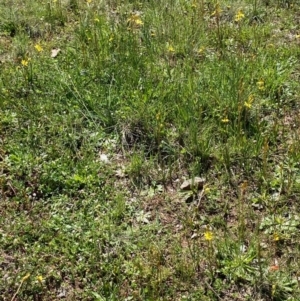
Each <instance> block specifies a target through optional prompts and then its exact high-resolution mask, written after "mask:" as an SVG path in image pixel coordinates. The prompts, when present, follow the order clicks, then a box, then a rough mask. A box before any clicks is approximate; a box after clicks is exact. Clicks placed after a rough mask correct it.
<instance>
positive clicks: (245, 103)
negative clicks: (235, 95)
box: [244, 94, 254, 109]
mask: <svg viewBox="0 0 300 301" xmlns="http://www.w3.org/2000/svg"><path fill="white" fill-rule="evenodd" d="M253 100H254V97H253V95H252V94H251V95H250V96H249V98H248V100H247V101H245V102H244V106H245V107H246V108H248V109H250V108H251V107H252V102H253Z"/></svg>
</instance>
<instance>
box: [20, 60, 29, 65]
mask: <svg viewBox="0 0 300 301" xmlns="http://www.w3.org/2000/svg"><path fill="white" fill-rule="evenodd" d="M28 63H29V59H28V60H22V61H21V65H22V66H24V67H27V66H28Z"/></svg>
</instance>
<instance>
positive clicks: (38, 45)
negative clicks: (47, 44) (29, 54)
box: [34, 44, 43, 52]
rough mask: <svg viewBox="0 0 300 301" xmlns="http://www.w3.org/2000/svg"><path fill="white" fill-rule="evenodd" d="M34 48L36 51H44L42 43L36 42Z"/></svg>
mask: <svg viewBox="0 0 300 301" xmlns="http://www.w3.org/2000/svg"><path fill="white" fill-rule="evenodd" d="M34 48H35V49H36V51H38V52H42V51H43V47H42V46H41V45H40V44H35V45H34Z"/></svg>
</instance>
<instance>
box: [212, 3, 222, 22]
mask: <svg viewBox="0 0 300 301" xmlns="http://www.w3.org/2000/svg"><path fill="white" fill-rule="evenodd" d="M221 12H222V9H221V7H220V4H219V3H217V4H216V7H215V10H214V11H213V13H212V14H211V15H210V16H211V17H214V16H216V17H217V18H219V17H220V14H221Z"/></svg>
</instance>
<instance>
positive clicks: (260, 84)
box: [256, 79, 265, 91]
mask: <svg viewBox="0 0 300 301" xmlns="http://www.w3.org/2000/svg"><path fill="white" fill-rule="evenodd" d="M256 85H257V88H258V90H261V91H263V90H265V82H264V81H263V80H262V79H261V80H259V81H258V82H257V83H256Z"/></svg>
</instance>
